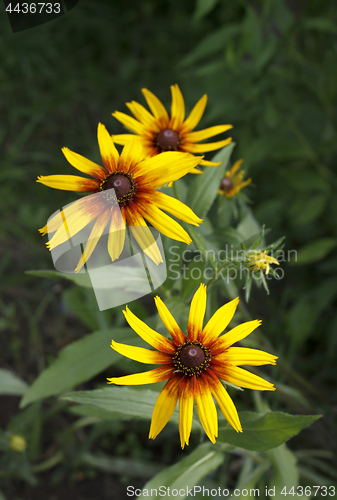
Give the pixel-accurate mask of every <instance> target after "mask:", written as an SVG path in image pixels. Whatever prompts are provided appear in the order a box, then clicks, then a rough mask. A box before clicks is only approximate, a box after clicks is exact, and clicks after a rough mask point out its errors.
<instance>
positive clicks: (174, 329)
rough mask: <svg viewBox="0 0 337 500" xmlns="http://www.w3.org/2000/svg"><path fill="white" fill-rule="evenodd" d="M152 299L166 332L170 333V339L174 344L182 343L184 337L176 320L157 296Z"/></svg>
mask: <svg viewBox="0 0 337 500" xmlns="http://www.w3.org/2000/svg"><path fill="white" fill-rule="evenodd" d="M154 301H155V303H156V307H157V309H158V313H159V316H160V317H161V320H162V322H163V323H164V325H165V327H166V328H167V330H168V332H169V333H170V334H171V336H172V340H173V342H174V343H175V345H177V346H178V345H180V344H183V343H184V342H185V341H186V337H185V335H184V334H183V332H182V331H181V330H180V328H179V326H178V323H177V322H176V320H175V319H174V317H173V316H172V314H171V313H170V311H169V310H168V308H167V307H166V305H165V304H164V302H163V301H162V300H161V298H160V297H158V296H157V297H155V298H154Z"/></svg>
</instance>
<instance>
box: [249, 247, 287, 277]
mask: <svg viewBox="0 0 337 500" xmlns="http://www.w3.org/2000/svg"><path fill="white" fill-rule="evenodd" d="M247 264H248V267H249V268H250V270H251V271H261V272H262V273H263V271H266V274H268V273H269V271H270V264H276V265H277V266H279V262H278V261H277V260H276V259H275V258H274V257H271V256H270V255H267V250H264V251H263V252H260V251H258V250H250V251H249V252H248V254H247Z"/></svg>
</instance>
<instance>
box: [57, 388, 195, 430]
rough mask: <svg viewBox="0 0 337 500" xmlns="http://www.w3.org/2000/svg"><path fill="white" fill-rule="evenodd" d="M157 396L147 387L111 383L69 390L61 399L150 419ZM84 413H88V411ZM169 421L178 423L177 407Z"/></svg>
mask: <svg viewBox="0 0 337 500" xmlns="http://www.w3.org/2000/svg"><path fill="white" fill-rule="evenodd" d="M158 396H159V393H158V392H156V391H151V390H148V389H146V390H143V389H132V388H130V387H116V386H114V385H112V386H111V387H105V388H104V389H96V390H94V391H77V392H70V393H69V394H65V395H64V396H62V397H61V399H62V400H66V401H72V402H73V403H79V404H81V405H92V406H95V407H98V408H101V409H103V410H105V411H107V412H110V413H112V414H113V415H117V414H118V415H119V418H125V417H127V418H130V417H131V418H142V419H145V420H151V418H152V412H153V407H154V405H155V403H156V401H157V398H158ZM85 411H86V410H85ZM85 414H86V415H88V413H85ZM88 416H89V415H88ZM92 416H96V415H92ZM170 422H173V423H175V424H178V423H179V411H178V409H176V410H175V411H174V413H173V415H172V417H171V420H170ZM193 425H194V427H195V428H196V429H200V424H199V423H198V422H197V421H194V423H193Z"/></svg>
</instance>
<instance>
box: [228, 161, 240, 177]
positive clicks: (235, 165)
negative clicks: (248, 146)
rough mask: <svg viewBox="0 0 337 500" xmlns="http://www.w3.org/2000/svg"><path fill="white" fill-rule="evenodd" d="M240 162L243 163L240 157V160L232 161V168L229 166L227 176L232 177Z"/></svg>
mask: <svg viewBox="0 0 337 500" xmlns="http://www.w3.org/2000/svg"><path fill="white" fill-rule="evenodd" d="M242 163H243V160H242V159H241V160H237V161H236V162H235V163H234V165H233V166H232V168H231V169H230V171H229V172H228V177H229V178H232V177H233V176H234V175H235V174H236V172H237V171H238V170H239V168H240V167H241V165H242ZM226 175H227V172H226Z"/></svg>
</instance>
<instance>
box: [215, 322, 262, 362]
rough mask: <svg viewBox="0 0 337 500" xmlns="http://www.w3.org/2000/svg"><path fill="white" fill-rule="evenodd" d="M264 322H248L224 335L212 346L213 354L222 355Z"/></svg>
mask: <svg viewBox="0 0 337 500" xmlns="http://www.w3.org/2000/svg"><path fill="white" fill-rule="evenodd" d="M261 323H262V321H260V320H259V319H255V320H253V321H246V322H245V323H242V324H241V325H238V326H236V327H235V328H233V329H232V330H230V331H229V332H228V333H225V334H224V335H222V337H220V338H218V339H217V340H215V341H214V343H213V344H212V352H213V354H220V352H222V351H224V350H225V349H227V347H230V346H231V345H233V344H235V343H236V342H239V341H240V340H242V339H244V338H245V337H247V336H248V335H250V334H251V333H252V332H253V331H254V330H255V329H256V328H257V327H258V326H260V325H261Z"/></svg>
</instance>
